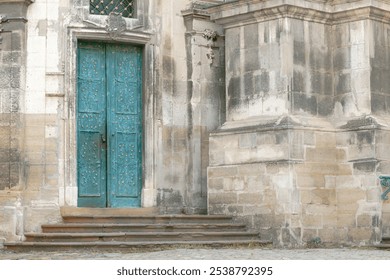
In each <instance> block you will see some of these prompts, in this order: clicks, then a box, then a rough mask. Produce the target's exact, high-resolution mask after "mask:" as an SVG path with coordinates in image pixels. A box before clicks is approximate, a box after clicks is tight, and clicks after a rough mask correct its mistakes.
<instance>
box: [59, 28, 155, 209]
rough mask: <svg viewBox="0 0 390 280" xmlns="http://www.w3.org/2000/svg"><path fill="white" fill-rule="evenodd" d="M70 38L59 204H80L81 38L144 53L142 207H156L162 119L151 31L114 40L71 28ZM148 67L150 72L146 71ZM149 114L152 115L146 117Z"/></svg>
mask: <svg viewBox="0 0 390 280" xmlns="http://www.w3.org/2000/svg"><path fill="white" fill-rule="evenodd" d="M68 29H69V33H68V35H69V40H67V42H68V44H67V45H66V55H67V56H68V57H69V59H68V60H67V64H65V73H69V74H68V75H65V81H64V82H65V85H66V86H65V90H66V91H65V94H64V106H63V116H64V117H63V123H62V125H61V126H62V128H63V129H62V133H63V136H64V137H62V139H64V142H63V145H62V147H61V154H62V155H63V164H62V166H63V168H62V169H61V173H62V174H61V175H62V176H60V177H62V179H63V181H62V182H61V185H62V186H61V187H60V194H59V204H60V206H73V207H77V196H78V186H77V119H76V115H77V108H76V106H77V98H76V97H77V96H76V94H77V46H78V41H79V40H82V41H88V40H89V41H97V42H104V43H118V44H129V45H137V46H139V47H141V48H142V49H143V53H142V77H143V79H142V98H141V102H142V106H141V111H142V116H141V117H142V139H143V142H142V184H141V188H142V190H141V207H154V206H156V189H155V186H156V184H155V179H156V178H155V173H156V172H155V164H154V162H155V157H156V152H155V151H157V150H158V143H157V137H156V133H155V131H156V130H157V131H158V127H159V125H158V121H157V120H156V119H155V104H154V103H155V101H154V99H155V98H154V96H155V94H154V91H155V86H154V85H155V76H154V67H155V65H154V53H155V52H154V48H155V46H154V44H152V43H151V37H152V36H151V34H149V33H145V32H124V33H122V34H121V36H119V37H116V38H115V40H113V39H112V38H111V37H110V36H109V34H108V33H107V32H106V31H105V30H104V29H102V30H100V29H86V28H82V29H80V28H68ZM146 70H147V71H146ZM146 116H148V117H146Z"/></svg>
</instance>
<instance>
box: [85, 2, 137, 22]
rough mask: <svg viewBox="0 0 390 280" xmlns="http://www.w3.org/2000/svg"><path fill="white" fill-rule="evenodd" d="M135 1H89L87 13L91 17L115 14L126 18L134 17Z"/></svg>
mask: <svg viewBox="0 0 390 280" xmlns="http://www.w3.org/2000/svg"><path fill="white" fill-rule="evenodd" d="M134 2H135V0H90V2H89V3H90V5H89V12H90V13H91V14H93V15H109V14H110V13H116V14H119V15H121V16H123V17H126V18H132V17H134V6H135V3H134Z"/></svg>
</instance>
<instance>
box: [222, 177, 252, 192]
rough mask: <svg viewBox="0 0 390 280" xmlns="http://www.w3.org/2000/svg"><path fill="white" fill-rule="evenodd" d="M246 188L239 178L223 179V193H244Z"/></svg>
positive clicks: (243, 181) (242, 180)
mask: <svg viewBox="0 0 390 280" xmlns="http://www.w3.org/2000/svg"><path fill="white" fill-rule="evenodd" d="M246 186H247V185H246V182H245V180H244V179H243V178H240V177H237V178H236V177H228V178H224V179H223V189H224V191H228V192H229V191H244V190H245V189H246Z"/></svg>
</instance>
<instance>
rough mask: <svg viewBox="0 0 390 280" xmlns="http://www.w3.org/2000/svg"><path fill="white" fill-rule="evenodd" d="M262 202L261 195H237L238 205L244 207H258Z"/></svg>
mask: <svg viewBox="0 0 390 280" xmlns="http://www.w3.org/2000/svg"><path fill="white" fill-rule="evenodd" d="M262 201H263V196H262V195H261V193H240V194H238V203H239V204H245V205H258V204H260V203H261V202H262Z"/></svg>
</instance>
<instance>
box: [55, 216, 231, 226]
mask: <svg viewBox="0 0 390 280" xmlns="http://www.w3.org/2000/svg"><path fill="white" fill-rule="evenodd" d="M62 219H63V220H64V222H65V223H110V224H113V223H115V224H177V223H180V224H190V223H195V224H199V223H203V224H207V223H231V222H232V217H228V216H222V215H156V216H144V215H140V216H138V215H137V216H136V215H134V216H129V215H123V214H117V215H115V216H114V215H107V214H102V215H87V214H86V215H81V214H79V215H76V216H75V215H71V216H65V215H63V216H62Z"/></svg>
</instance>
